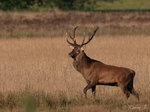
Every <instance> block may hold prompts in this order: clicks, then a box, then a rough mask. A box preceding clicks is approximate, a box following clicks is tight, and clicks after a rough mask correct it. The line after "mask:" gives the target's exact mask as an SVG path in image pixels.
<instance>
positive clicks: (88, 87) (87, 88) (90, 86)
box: [83, 81, 95, 98]
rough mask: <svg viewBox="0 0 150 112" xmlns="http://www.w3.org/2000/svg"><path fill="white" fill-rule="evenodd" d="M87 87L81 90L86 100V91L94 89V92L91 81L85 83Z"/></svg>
mask: <svg viewBox="0 0 150 112" xmlns="http://www.w3.org/2000/svg"><path fill="white" fill-rule="evenodd" d="M87 83H88V85H87V86H86V87H85V88H84V89H83V92H84V94H85V98H87V90H89V89H90V88H92V90H93V89H94V91H95V88H94V86H95V84H94V83H91V81H87Z"/></svg>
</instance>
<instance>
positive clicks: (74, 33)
mask: <svg viewBox="0 0 150 112" xmlns="http://www.w3.org/2000/svg"><path fill="white" fill-rule="evenodd" d="M77 28H78V26H76V27H74V31H73V38H74V39H75V33H76V29H77Z"/></svg>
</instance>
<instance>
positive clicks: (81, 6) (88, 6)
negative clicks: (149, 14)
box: [0, 0, 150, 11]
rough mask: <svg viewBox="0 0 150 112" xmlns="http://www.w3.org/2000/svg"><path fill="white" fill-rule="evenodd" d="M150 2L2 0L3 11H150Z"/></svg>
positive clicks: (115, 0) (127, 0) (0, 7)
mask: <svg viewBox="0 0 150 112" xmlns="http://www.w3.org/2000/svg"><path fill="white" fill-rule="evenodd" d="M149 6H150V1H149V0H0V9H1V10H11V11H12V10H17V11H18V10H32V11H39V10H40V11H41V10H44V11H53V10H56V9H57V10H64V11H66V10H80V11H105V10H109V11H114V10H115V11H120V10H121V11H122V10H123V11H126V10H127V11H132V10H142V11H143V10H150V7H149Z"/></svg>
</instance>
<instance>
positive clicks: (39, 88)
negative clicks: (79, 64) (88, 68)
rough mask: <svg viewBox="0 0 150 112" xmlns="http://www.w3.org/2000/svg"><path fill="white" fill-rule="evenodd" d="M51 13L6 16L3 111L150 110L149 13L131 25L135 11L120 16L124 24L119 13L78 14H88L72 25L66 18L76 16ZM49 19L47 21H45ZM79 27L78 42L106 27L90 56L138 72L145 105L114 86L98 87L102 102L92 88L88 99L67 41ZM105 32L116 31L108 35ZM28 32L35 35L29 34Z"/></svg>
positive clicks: (1, 56)
mask: <svg viewBox="0 0 150 112" xmlns="http://www.w3.org/2000/svg"><path fill="white" fill-rule="evenodd" d="M49 14H50V13H43V16H41V17H40V15H42V13H37V12H36V13H27V12H24V13H5V14H4V13H1V15H0V17H1V18H0V19H1V22H0V25H1V28H0V34H1V35H0V36H1V38H0V80H1V81H0V112H76V111H79V112H100V111H103V112H118V111H119V112H127V111H131V112H149V111H150V101H149V99H150V58H149V57H150V44H149V43H150V36H149V33H146V32H148V31H149V29H146V28H148V27H149V16H148V13H146V14H143V13H133V15H135V17H134V19H131V21H132V22H130V24H127V23H128V22H129V21H130V20H129V18H130V17H132V14H131V13H123V14H127V16H126V18H125V16H123V18H124V19H123V18H120V19H119V20H120V22H118V24H117V20H115V19H114V18H117V16H118V15H119V14H117V13H115V15H114V14H110V13H79V12H77V13H75V14H73V16H74V17H76V15H83V16H81V18H80V20H76V19H73V18H70V19H69V20H70V22H69V24H67V23H68V22H67V21H66V20H67V19H66V15H68V16H67V17H71V16H69V14H71V13H69V14H68V13H67V14H66V13H60V12H59V13H57V14H56V15H55V14H54V13H52V15H49ZM98 14H100V15H101V16H102V15H103V16H102V19H101V20H98V19H97V18H96V17H99V18H100V17H101V16H98ZM142 14H143V16H140V15H142ZM48 15H49V16H48ZM60 15H61V16H60ZM87 15H94V16H93V17H95V19H89V20H87V19H86V17H87ZM104 15H105V19H104V18H103V17H104ZM106 15H107V16H106ZM62 16H63V17H64V18H63V19H62V18H61V17H62ZM8 17H9V18H8ZM36 17H37V20H35V19H36ZM53 17H55V19H54V18H53ZM120 17H121V16H120ZM19 18H22V19H19ZM44 18H46V19H45V20H46V21H45V22H43V21H42V20H44ZM48 18H49V19H48ZM56 18H57V19H56ZM137 18H138V19H137ZM145 18H147V19H145ZM11 20H12V21H11ZM34 20H35V21H34ZM48 20H51V21H50V22H49V21H48ZM52 20H53V21H52ZM63 20H64V21H63ZM75 20H76V21H75ZM84 20H87V21H84ZM102 20H104V21H102ZM144 20H145V21H144ZM74 21H75V22H74ZM83 21H84V23H82V22H83ZM89 21H90V22H89ZM76 22H77V23H76ZM92 22H93V23H94V24H93V25H91V23H92ZM52 23H53V24H52ZM139 23H140V24H139ZM67 25H68V27H67ZM75 25H81V26H83V27H84V28H82V27H81V29H79V30H78V32H77V41H78V43H81V39H82V33H83V31H84V30H86V37H87V38H88V35H89V34H90V33H92V30H93V26H96V25H98V26H101V27H100V30H99V31H98V32H97V34H96V35H95V37H94V39H93V40H92V41H91V42H90V43H89V44H88V45H87V46H85V48H84V49H85V52H86V53H87V55H88V56H89V57H91V58H94V59H97V60H100V61H102V62H104V63H106V64H110V65H116V66H123V67H127V68H131V69H133V70H135V71H136V76H135V80H134V87H135V90H136V91H137V92H138V93H139V95H140V101H139V102H138V101H137V100H136V99H135V97H133V96H131V97H130V98H129V99H128V100H127V99H126V97H125V96H124V94H123V93H122V91H121V90H120V88H117V87H109V86H97V94H96V99H94V98H93V97H92V94H91V91H90V90H89V91H88V99H85V97H84V94H83V88H84V87H85V86H86V82H85V80H84V78H83V77H82V75H81V74H80V73H78V72H77V71H76V70H75V69H74V68H73V66H72V61H73V60H72V59H71V58H70V57H69V56H68V53H69V52H70V51H71V49H70V47H69V45H68V44H67V42H66V40H65V37H66V35H65V33H66V31H69V32H71V31H72V27H73V26H75ZM117 25H118V26H119V28H118V27H117ZM50 26H51V27H50ZM91 26H92V27H91ZM140 26H141V27H140ZM85 27H86V28H87V29H85ZM47 28H49V29H47ZM58 28H60V30H58ZM107 28H109V29H108V30H106V29H107ZM134 28H135V30H134ZM139 28H140V31H141V32H140V33H138V31H139ZM46 29H47V30H46ZM113 29H115V32H114V30H113ZM116 29H117V30H116ZM118 29H121V30H118ZM122 29H124V30H125V31H127V34H125V33H126V32H125V31H124V32H125V33H120V32H122ZM144 29H146V30H147V31H145V30H144ZM101 30H102V31H104V30H105V31H110V32H113V33H108V34H106V33H103V32H102V31H101ZM129 30H131V31H130V33H129V32H128V31H129ZM28 31H30V33H31V35H29V36H28V35H27V34H28V33H29V32H28ZM119 31H120V32H119ZM134 31H135V32H134ZM48 32H49V33H48ZM51 32H53V33H51ZM14 34H15V35H14ZM36 36H37V37H36ZM42 36H43V37H42ZM35 37H36V38H35ZM54 37H55V38H54Z"/></svg>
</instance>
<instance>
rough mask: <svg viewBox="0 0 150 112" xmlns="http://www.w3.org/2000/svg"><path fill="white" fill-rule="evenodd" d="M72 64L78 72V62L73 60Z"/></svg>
mask: <svg viewBox="0 0 150 112" xmlns="http://www.w3.org/2000/svg"><path fill="white" fill-rule="evenodd" d="M73 66H74V68H75V69H76V70H77V71H79V72H80V64H79V63H78V62H77V61H74V62H73Z"/></svg>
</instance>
